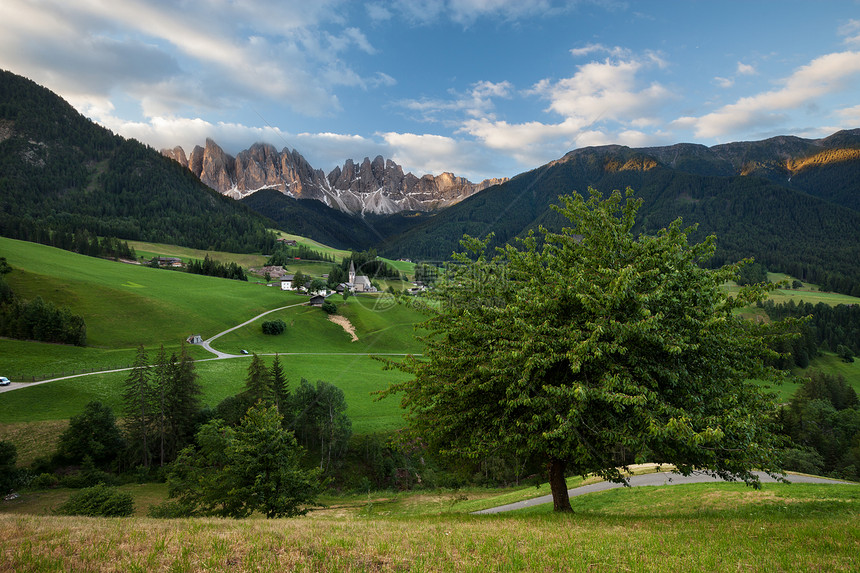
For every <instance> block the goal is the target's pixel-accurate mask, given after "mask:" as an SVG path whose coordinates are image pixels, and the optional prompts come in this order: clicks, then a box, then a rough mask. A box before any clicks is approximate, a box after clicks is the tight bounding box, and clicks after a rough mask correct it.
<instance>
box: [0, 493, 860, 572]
mask: <svg viewBox="0 0 860 573" xmlns="http://www.w3.org/2000/svg"><path fill="white" fill-rule="evenodd" d="M123 489H125V490H126V491H130V492H132V494H133V495H134V496H135V499H136V501H137V503H138V505H139V506H146V505H150V504H152V503H156V502H157V501H158V500H159V499H161V497H160V496H163V493H160V492H159V491H158V488H157V487H153V486H149V485H146V486H136V485H129V486H123ZM531 489H533V488H531ZM64 494H65V495H68V494H67V492H62V491H49V492H44V493H40V494H37V495H40V496H43V497H41V498H39V499H21V500H16V502H15V503H16V504H18V505H14V504H9V505H8V509H7V510H6V512H4V513H3V514H0V570H8V571H70V570H74V571H100V570H117V571H141V572H143V571H186V572H198V571H201V572H202V571H223V570H230V571H429V572H435V571H454V572H459V571H488V572H489V571H573V572H580V571H582V572H594V571H648V572H650V571H657V572H662V571H666V572H675V571H708V572H736V571H768V572H769V571H791V572H794V571H797V572H807V571H856V570H857V568H858V555H860V520H858V519H857V516H858V513H860V487H858V486H856V485H821V486H808V485H800V484H792V485H785V484H766V485H765V486H764V487H763V488H762V489H761V490H752V489H749V488H745V487H744V486H743V485H737V484H691V485H675V486H666V487H639V488H623V489H614V490H608V491H604V492H599V493H593V494H589V495H585V496H581V497H575V498H573V499H572V500H571V502H572V505H573V508H574V513H573V514H564V515H555V514H552V513H551V511H550V510H551V508H548V507H538V508H535V509H532V510H529V511H525V512H512V513H508V514H499V515H488V516H474V515H469V514H468V513H465V511H467V510H468V509H467V508H468V507H470V505H471V504H470V501H471V500H472V499H474V498H481V499H482V501H484V502H486V503H489V504H493V502H494V499H493V497H492V496H493V494H492V493H489V492H486V491H471V490H462V491H448V492H445V491H437V492H431V493H427V492H419V493H402V494H394V493H392V494H386V493H385V492H382V493H379V494H372V495H369V496H360V497H356V498H351V499H346V500H340V502H339V503H332V505H331V506H330V507H329V508H328V509H324V510H322V511H314V512H312V513H311V514H309V515H308V516H306V517H300V518H294V519H275V520H266V519H248V520H241V521H235V520H229V519H179V520H155V519H148V518H143V517H131V518H113V519H97V518H80V517H56V516H49V515H45V513H47V512H48V511H50V508H51V507H54V506H56V505H57V504H59V503H61V502H62V501H63V500H64V498H65V495H64ZM34 495H36V494H34ZM27 508H29V510H28V511H26V513H25V512H24V510H25V509H27ZM16 509H20V510H22V511H21V513H17V512H16ZM13 512H15V513H13ZM34 513H35V514H36V515H34ZM39 513H41V514H42V515H38V514H39Z"/></svg>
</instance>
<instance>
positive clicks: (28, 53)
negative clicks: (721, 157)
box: [0, 0, 860, 181]
mask: <svg viewBox="0 0 860 573" xmlns="http://www.w3.org/2000/svg"><path fill="white" fill-rule="evenodd" d="M0 68H3V69H7V70H10V71H12V72H15V73H18V74H21V75H24V76H27V77H29V78H31V79H33V80H34V81H36V82H38V83H40V84H42V85H44V86H46V87H48V88H50V89H51V90H53V91H55V92H57V93H58V94H60V95H61V96H63V97H64V98H65V99H67V100H68V101H69V102H70V103H72V105H74V106H75V107H76V108H77V109H78V110H80V111H81V112H82V113H83V114H84V115H86V116H87V117H90V118H91V119H93V120H95V121H97V122H99V123H100V124H102V125H105V126H106V127H109V128H110V129H112V130H114V131H115V132H117V133H120V134H122V135H124V136H127V137H134V138H137V139H139V140H141V141H143V142H144V143H147V144H149V145H152V146H153V147H155V148H159V149H160V148H163V147H173V146H175V145H181V146H182V147H184V148H185V150H186V151H190V149H191V148H192V147H193V146H194V145H197V144H203V143H204V141H205V139H206V138H207V137H211V138H213V139H214V140H215V141H217V142H218V143H219V144H221V146H222V147H224V148H225V150H227V151H228V152H230V153H236V152H238V151H240V150H241V149H244V148H247V147H248V146H250V145H251V144H252V143H254V142H256V141H266V142H269V143H272V144H273V145H275V146H276V147H277V148H278V149H281V148H283V147H289V148H295V149H297V150H298V151H299V152H300V153H302V154H303V155H304V156H305V157H306V158H307V159H308V161H310V163H311V164H312V165H313V166H314V167H318V168H321V169H323V170H325V171H326V172H328V171H329V170H330V169H332V168H333V167H334V166H335V165H340V164H342V163H343V161H344V160H346V159H347V158H352V159H355V160H361V159H363V158H364V157H365V156H370V157H374V156H376V155H383V156H384V157H386V158H390V159H393V160H395V161H397V162H398V163H400V164H402V165H403V166H404V168H405V169H406V170H408V171H412V172H414V173H416V174H417V175H421V174H424V173H440V172H442V171H451V172H454V173H456V174H457V175H462V176H465V177H468V178H470V179H472V180H473V181H479V180H481V179H484V178H487V177H510V176H513V175H516V174H517V173H520V172H523V171H526V170H529V169H532V168H534V167H537V166H539V165H542V164H544V163H546V162H548V161H552V160H553V159H557V158H559V157H561V156H562V155H564V154H565V153H566V152H568V151H570V150H572V149H575V148H578V147H584V146H588V145H603V144H608V143H620V144H623V145H629V146H632V147H641V146H649V145H668V144H672V143H677V142H694V143H702V144H705V145H714V144H718V143H724V142H729V141H741V140H757V139H764V138H767V137H771V136H774V135H784V134H787V135H798V136H801V137H810V138H816V137H823V136H826V135H829V134H831V133H833V132H834V131H837V130H839V129H847V128H855V127H860V3H858V2H857V1H853V0H845V1H838V0H833V1H827V0H815V1H813V0H805V1H793V0H775V1H766V0H760V1H756V0H746V1H734V0H723V1H720V2H715V1H711V2H698V1H694V0H686V1H673V0H662V1H657V0H654V1H641V2H633V1H630V2H623V1H615V0H605V1H600V0H593V1H585V0H580V1H570V2H563V1H553V0H535V1H528V0H401V1H400V2H382V1H379V0H375V1H371V2H358V1H355V0H351V1H345V0H315V1H313V0H171V1H169V2H168V1H166V0H75V1H74V2H69V1H68V0H3V1H2V3H0Z"/></svg>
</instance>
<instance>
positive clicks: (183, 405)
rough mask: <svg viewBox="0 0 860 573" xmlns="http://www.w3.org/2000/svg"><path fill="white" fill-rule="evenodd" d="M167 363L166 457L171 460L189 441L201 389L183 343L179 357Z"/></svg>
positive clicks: (192, 434) (191, 436) (191, 360)
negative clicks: (168, 437) (168, 387)
mask: <svg viewBox="0 0 860 573" xmlns="http://www.w3.org/2000/svg"><path fill="white" fill-rule="evenodd" d="M170 363H171V372H170V399H169V401H168V415H167V420H168V427H169V429H170V438H171V439H170V441H169V442H168V446H169V447H168V456H169V457H170V459H173V458H174V457H175V456H176V454H177V453H178V452H179V450H181V449H182V448H184V447H185V446H186V445H188V444H190V443H191V440H192V438H193V436H194V424H195V420H196V417H197V412H198V411H199V410H200V395H201V394H202V393H203V391H202V389H201V388H200V383H199V382H198V381H197V379H198V375H197V371H196V369H195V367H194V360H193V359H192V358H191V357H190V356H188V351H187V350H186V349H185V344H183V345H182V348H181V350H180V352H179V358H176V355H173V356H172V357H171V360H170Z"/></svg>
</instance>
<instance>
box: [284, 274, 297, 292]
mask: <svg viewBox="0 0 860 573" xmlns="http://www.w3.org/2000/svg"><path fill="white" fill-rule="evenodd" d="M295 277H296V275H284V276H282V277H281V290H293V279H294V278H295Z"/></svg>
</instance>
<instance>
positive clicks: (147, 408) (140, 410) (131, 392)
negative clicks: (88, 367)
mask: <svg viewBox="0 0 860 573" xmlns="http://www.w3.org/2000/svg"><path fill="white" fill-rule="evenodd" d="M122 398H123V413H124V414H125V421H124V429H125V433H126V441H127V442H128V446H129V449H130V451H131V453H132V456H133V457H137V459H138V460H139V461H140V463H141V465H143V466H144V467H146V468H148V467H149V463H150V451H149V448H150V444H151V440H150V432H151V425H152V420H153V395H152V386H151V383H150V373H149V365H148V359H147V356H146V350H144V348H143V345H142V344H141V345H140V346H139V347H138V349H137V356H136V357H135V359H134V367H133V368H132V370H131V372H129V374H128V378H126V379H125V384H124V390H123V394H122Z"/></svg>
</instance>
